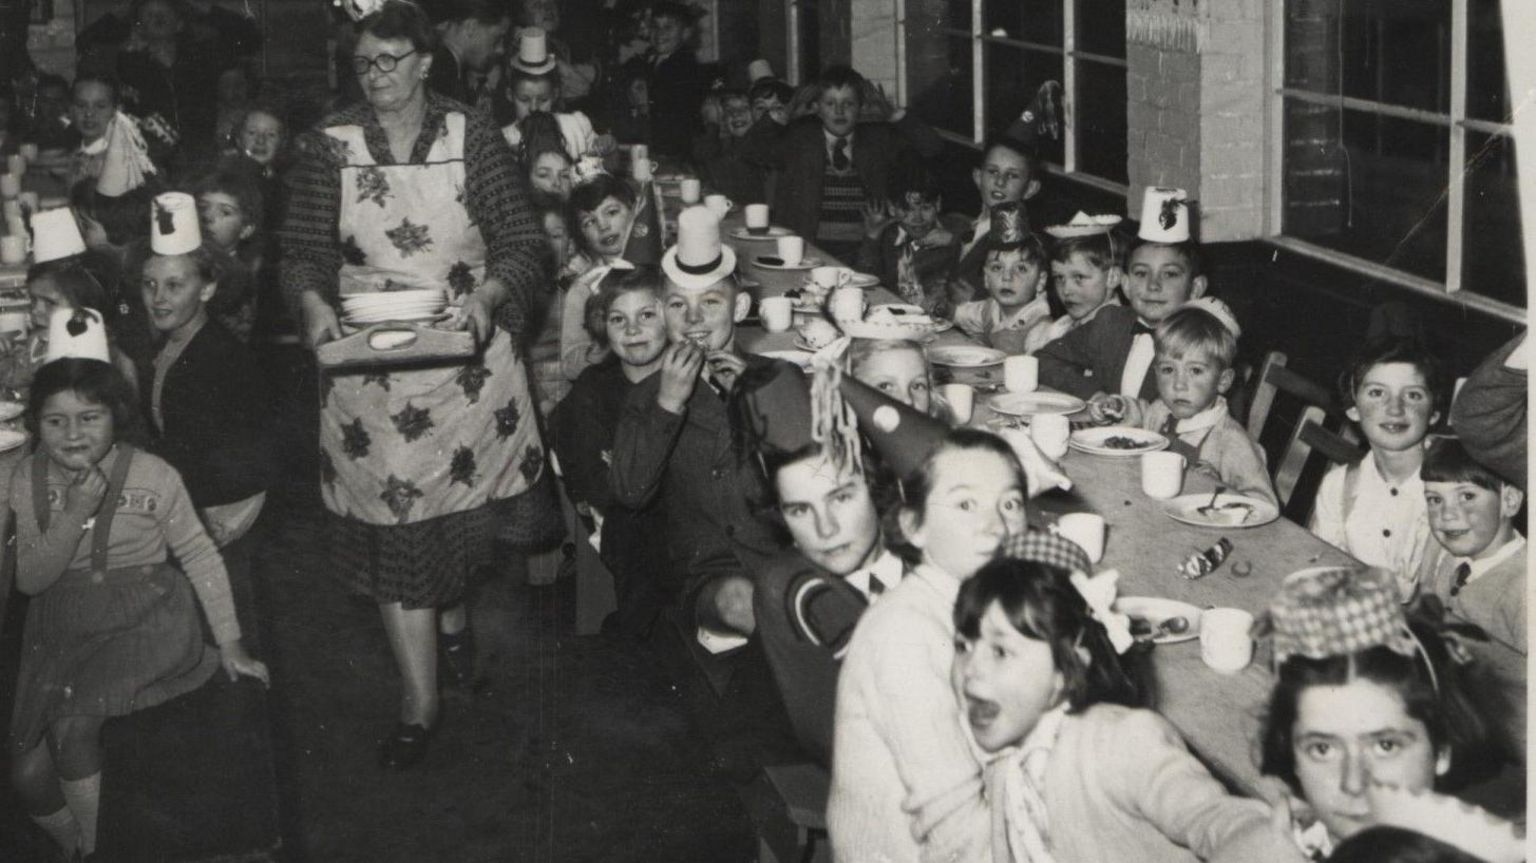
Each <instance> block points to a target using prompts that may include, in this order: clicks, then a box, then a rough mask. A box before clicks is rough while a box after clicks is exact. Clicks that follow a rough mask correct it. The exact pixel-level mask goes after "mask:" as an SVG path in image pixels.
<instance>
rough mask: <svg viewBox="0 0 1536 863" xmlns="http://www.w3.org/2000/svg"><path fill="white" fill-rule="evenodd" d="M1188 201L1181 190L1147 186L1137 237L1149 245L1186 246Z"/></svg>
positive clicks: (1185, 194)
mask: <svg viewBox="0 0 1536 863" xmlns="http://www.w3.org/2000/svg"><path fill="white" fill-rule="evenodd" d="M1188 199H1189V195H1188V193H1186V192H1185V191H1184V190H1183V189H1164V188H1160V187H1158V186H1148V187H1147V191H1146V193H1145V194H1143V195H1142V196H1141V227H1140V228H1138V229H1137V231H1136V236H1138V237H1140V238H1141V239H1143V240H1146V241H1147V242H1149V243H1187V242H1189V200H1188Z"/></svg>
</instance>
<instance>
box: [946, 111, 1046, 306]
mask: <svg viewBox="0 0 1536 863" xmlns="http://www.w3.org/2000/svg"><path fill="white" fill-rule="evenodd" d="M1040 173H1041V172H1040V159H1039V157H1038V156H1037V155H1036V154H1035V148H1034V147H1033V146H1031V145H1029V144H1028V143H1026V142H1025V141H1024V140H1023V139H1021V138H1018V137H1014V136H1012V135H1002V136H999V137H997V138H994V139H992V140H991V141H989V142H988V143H987V145H986V149H984V150H982V153H981V161H980V162H978V163H977V165H976V167H974V168H972V169H971V181H972V182H974V183H975V184H976V191H977V192H979V193H980V194H981V213H980V214H978V215H977V216H976V219H975V220H974V221H973V222H972V224H971V225H969V226H968V228H967V231H966V233H964V234H962V235H961V239H960V253H959V260H958V261H957V262H956V264H955V270H954V274H953V276H952V277H951V279H950V288H949V292H950V300H951V301H952V302H953V303H954V304H955V305H959V304H960V303H964V302H969V301H970V300H972V299H975V298H977V297H981V296H985V290H986V289H985V288H984V287H983V285H982V281H983V279H984V278H985V276H984V273H983V272H982V271H983V269H984V268H985V266H986V261H987V245H986V243H984V242H982V241H983V240H984V239H986V236H987V232H988V231H990V230H991V228H992V210H993V208H994V207H1001V206H1004V205H1005V204H1018V205H1019V206H1020V207H1023V206H1024V202H1025V201H1027V200H1029V199H1030V198H1033V197H1034V196H1035V195H1036V194H1037V193H1038V192H1039V191H1040ZM1024 230H1026V231H1027V230H1029V219H1028V216H1027V213H1026V216H1025V219H1024Z"/></svg>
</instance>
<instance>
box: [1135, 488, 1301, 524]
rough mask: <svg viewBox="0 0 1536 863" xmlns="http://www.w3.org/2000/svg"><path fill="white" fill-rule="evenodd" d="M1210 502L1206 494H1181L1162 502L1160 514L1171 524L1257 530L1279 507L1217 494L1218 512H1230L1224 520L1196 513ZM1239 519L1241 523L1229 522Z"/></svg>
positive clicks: (1266, 522) (1273, 517)
mask: <svg viewBox="0 0 1536 863" xmlns="http://www.w3.org/2000/svg"><path fill="white" fill-rule="evenodd" d="M1210 503H1211V496H1210V495H1208V494H1203V493H1202V494H1182V495H1179V496H1178V497H1176V498H1173V499H1171V500H1167V501H1164V502H1163V512H1164V513H1166V514H1167V515H1168V517H1169V518H1171V519H1173V520H1174V521H1182V522H1184V523H1185V524H1192V525H1194V526H1195V527H1258V526H1259V525H1261V524H1269V523H1270V522H1272V521H1274V520H1275V519H1277V518H1279V517H1280V509H1279V507H1276V506H1275V505H1274V504H1272V503H1270V502H1269V501H1267V500H1264V499H1262V498H1257V497H1245V496H1243V495H1240V494H1220V495H1217V496H1216V506H1217V507H1218V512H1229V513H1232V516H1230V517H1228V518H1220V517H1217V516H1214V515H1208V514H1206V513H1203V512H1201V511H1200V510H1201V509H1202V508H1204V507H1206V506H1208V505H1210ZM1239 517H1240V518H1241V520H1233V519H1237V518H1239Z"/></svg>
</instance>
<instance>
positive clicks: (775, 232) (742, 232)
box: [731, 225, 795, 241]
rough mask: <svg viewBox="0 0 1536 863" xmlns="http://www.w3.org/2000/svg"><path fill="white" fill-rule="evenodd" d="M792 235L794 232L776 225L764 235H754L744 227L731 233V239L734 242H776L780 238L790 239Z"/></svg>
mask: <svg viewBox="0 0 1536 863" xmlns="http://www.w3.org/2000/svg"><path fill="white" fill-rule="evenodd" d="M794 235H795V232H794V231H791V230H790V229H788V228H781V227H779V226H778V225H774V226H773V227H771V228H769V229H768V233H766V234H754V233H752V232H751V231H749V230H747V229H746V227H745V226H743V227H740V228H737V229H736V230H734V231H731V238H732V239H736V240H758V241H762V240H777V239H778V238H780V237H792V236H794Z"/></svg>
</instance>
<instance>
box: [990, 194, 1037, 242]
mask: <svg viewBox="0 0 1536 863" xmlns="http://www.w3.org/2000/svg"><path fill="white" fill-rule="evenodd" d="M1028 236H1029V216H1028V215H1027V214H1025V212H1024V205H1023V204H1021V203H1018V202H1013V203H1009V204H999V205H998V206H996V207H993V208H992V225H991V227H990V228H989V229H988V230H987V247H988V248H989V249H994V250H996V249H1016V248H1018V247H1019V246H1022V245H1023V244H1024V240H1025V238H1026V237H1028Z"/></svg>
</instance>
